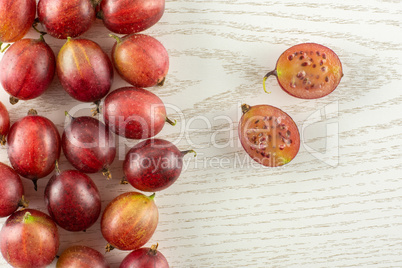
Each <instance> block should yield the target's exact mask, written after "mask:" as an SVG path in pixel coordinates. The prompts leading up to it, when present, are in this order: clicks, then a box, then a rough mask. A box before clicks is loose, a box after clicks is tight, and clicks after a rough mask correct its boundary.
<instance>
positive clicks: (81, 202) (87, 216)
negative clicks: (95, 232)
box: [45, 170, 101, 232]
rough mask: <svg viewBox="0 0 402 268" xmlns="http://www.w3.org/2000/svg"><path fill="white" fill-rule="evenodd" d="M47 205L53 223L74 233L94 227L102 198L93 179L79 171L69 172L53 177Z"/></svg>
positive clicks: (48, 190)
mask: <svg viewBox="0 0 402 268" xmlns="http://www.w3.org/2000/svg"><path fill="white" fill-rule="evenodd" d="M45 204H46V207H47V209H48V211H49V214H50V216H51V217H52V218H53V220H54V221H55V222H56V223H57V224H58V225H59V226H60V227H62V228H63V229H66V230H68V231H71V232H78V231H84V230H86V229H88V228H89V227H91V226H92V225H93V224H94V223H95V222H96V220H97V219H98V217H99V215H100V212H101V198H100V193H99V190H98V188H97V187H96V185H95V183H94V182H93V181H92V179H91V178H90V177H89V176H88V175H86V174H84V173H81V172H79V171H77V170H66V171H63V172H61V173H59V174H56V175H54V176H53V177H52V178H50V180H49V182H48V184H47V185H46V188H45Z"/></svg>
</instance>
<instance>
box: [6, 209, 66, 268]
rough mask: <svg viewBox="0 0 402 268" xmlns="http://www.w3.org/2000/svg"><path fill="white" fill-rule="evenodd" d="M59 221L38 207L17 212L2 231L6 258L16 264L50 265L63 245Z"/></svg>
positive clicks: (13, 264)
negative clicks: (54, 220)
mask: <svg viewBox="0 0 402 268" xmlns="http://www.w3.org/2000/svg"><path fill="white" fill-rule="evenodd" d="M59 244H60V240H59V232H58V229H57V226H56V224H55V223H54V222H53V220H52V219H51V218H50V217H49V216H48V215H46V214H45V213H43V212H41V211H39V210H35V209H25V210H19V211H17V212H15V213H13V214H12V215H11V216H10V217H9V218H8V219H7V220H6V222H5V223H4V225H3V228H2V229H1V231H0V246H1V253H2V255H3V258H4V259H5V260H6V261H7V262H8V263H9V264H10V265H12V266H13V267H41V268H42V267H43V268H44V267H46V266H47V265H49V264H50V263H52V261H53V260H54V258H55V257H56V254H57V251H58V249H59Z"/></svg>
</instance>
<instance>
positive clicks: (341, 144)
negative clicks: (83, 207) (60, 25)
mask: <svg viewBox="0 0 402 268" xmlns="http://www.w3.org/2000/svg"><path fill="white" fill-rule="evenodd" d="M401 14H402V5H401V3H400V1H399V0H388V1H386V0H382V1H381V0H368V1H361V0H360V1H353V2H351V1H347V0H338V1H318V0H313V1H309V2H308V3H306V2H305V1H298V0H283V1H257V0H233V1H220V0H214V1H199V0H171V1H167V2H166V12H165V14H164V16H163V17H162V19H161V21H160V22H159V23H158V24H156V25H155V26H153V27H152V28H150V29H148V30H146V31H145V33H147V34H149V35H152V36H154V37H155V38H157V39H158V40H159V41H161V42H162V43H163V44H164V46H165V47H166V49H167V50H168V52H169V55H170V69H169V74H168V76H167V80H166V83H165V85H164V86H163V87H157V88H152V89H151V91H153V92H154V93H156V94H157V95H158V96H160V97H161V99H162V100H163V101H164V102H165V104H166V105H167V106H168V112H169V116H170V117H172V118H175V119H177V120H178V121H179V123H178V124H177V125H176V126H175V127H171V126H168V125H167V126H166V127H165V128H164V129H163V131H162V132H161V133H160V134H159V135H158V137H161V138H164V139H167V140H170V141H174V142H175V143H176V144H177V145H178V147H179V148H180V149H183V150H184V149H189V148H193V149H195V150H196V151H197V153H198V154H197V157H195V158H194V157H192V156H190V155H188V156H186V158H185V170H184V171H183V173H182V175H181V177H180V178H179V180H178V181H177V182H176V183H175V184H174V185H173V186H171V187H170V188H168V189H166V190H164V191H162V192H160V193H157V195H156V199H155V200H156V203H157V205H158V207H159V212H160V222H159V225H158V228H157V230H156V233H155V234H154V237H153V238H152V239H151V241H150V242H149V243H148V244H147V246H150V245H151V244H152V243H156V242H158V243H159V249H160V250H161V252H163V254H164V255H165V256H166V258H167V259H168V260H169V263H170V265H171V267H178V268H187V267H368V266H370V267H401V266H402V257H400V252H402V232H401V230H402V175H401V174H402V173H401V170H402V161H401V160H402V153H401V152H402V136H401V133H402V117H401V114H402V93H401V88H402V82H401V81H402V80H401V77H402V28H401V24H402V17H401ZM108 33H109V32H108V31H107V30H106V29H105V28H104V27H103V25H102V22H101V21H97V22H96V23H95V24H94V25H93V27H92V29H91V30H90V31H89V32H87V33H85V34H84V36H83V37H84V38H89V39H91V40H94V41H96V42H97V43H99V44H100V45H101V47H102V48H103V49H104V50H105V51H106V52H107V53H108V54H109V55H110V51H111V47H112V45H113V43H114V40H113V39H111V38H109V37H108ZM28 37H37V34H36V33H35V32H34V31H30V32H29V34H28ZM46 41H47V42H48V43H49V44H50V45H51V47H52V49H53V50H54V52H55V53H57V52H58V50H59V49H60V47H61V46H62V44H63V43H64V41H63V40H56V39H54V38H52V37H47V36H46ZM301 42H316V43H320V44H323V45H326V46H328V47H330V48H332V49H333V50H334V51H335V52H336V53H337V54H338V56H339V57H340V59H341V61H342V64H343V69H344V73H345V76H344V77H343V79H342V81H341V83H340V85H339V86H338V88H337V89H336V90H335V91H334V92H333V93H331V94H330V95H328V96H327V97H324V98H322V99H318V100H301V99H297V98H294V97H291V96H289V95H287V94H286V93H285V92H283V91H282V90H281V89H280V87H279V86H278V84H277V82H276V81H275V79H269V80H268V81H267V86H268V88H269V89H270V90H271V94H266V93H264V92H263V89H262V77H263V76H264V75H265V73H266V72H268V71H270V70H272V69H273V68H274V67H275V63H276V60H277V58H278V57H279V55H280V54H281V53H282V52H283V51H284V50H285V49H286V48H288V47H290V46H292V45H294V44H297V43H301ZM123 85H127V83H126V82H124V81H122V80H121V79H120V78H118V77H117V78H116V79H115V82H114V84H113V89H116V88H118V87H120V86H123ZM0 100H1V101H2V102H3V103H5V104H6V105H7V108H8V109H9V111H10V116H11V120H12V122H15V121H16V120H18V119H19V118H21V117H22V116H24V115H25V114H26V112H27V111H28V110H29V109H30V108H37V110H38V112H39V113H40V114H42V115H46V116H47V117H48V118H50V119H51V120H52V121H53V122H54V123H55V124H56V125H57V127H58V128H59V131H60V133H61V132H62V130H63V128H64V123H65V122H64V111H65V110H67V111H74V112H77V114H89V108H90V105H86V104H84V105H83V104H80V103H79V102H77V101H75V100H73V99H72V98H71V97H69V96H68V95H67V93H65V92H64V90H63V89H62V87H61V85H60V84H59V82H58V81H57V78H56V79H55V80H54V82H53V84H52V86H51V88H50V89H49V90H48V91H47V92H46V93H45V94H44V95H43V96H41V97H40V98H38V99H36V100H32V101H26V102H23V101H21V102H20V103H18V104H17V105H15V106H11V105H10V104H8V95H7V94H6V93H5V91H4V90H1V91H0ZM242 103H248V104H250V105H255V104H263V103H266V104H271V105H274V106H277V107H279V108H281V109H282V110H284V111H286V112H287V113H288V114H289V115H291V116H292V117H293V119H294V120H295V121H296V123H297V124H298V126H299V129H300V130H303V131H302V134H303V140H302V146H301V150H300V152H299V154H298V156H297V157H296V158H295V159H294V160H293V161H292V162H291V163H289V164H288V165H285V166H284V167H280V168H273V169H270V168H263V167H260V166H257V164H255V163H253V162H252V160H250V159H249V158H248V157H247V156H246V155H245V153H244V151H243V149H242V148H241V145H240V143H239V141H238V135H237V124H238V121H239V118H240V105H241V104H242ZM326 109H327V110H326ZM313 119H316V120H313ZM117 141H118V142H119V145H120V148H119V151H118V159H116V161H115V162H114V164H113V166H112V168H111V172H112V174H113V179H112V180H110V181H107V180H105V179H104V178H103V177H102V175H100V174H95V175H90V176H91V178H93V180H94V181H95V182H96V184H97V185H98V187H99V189H100V190H101V194H102V200H103V202H102V206H103V208H104V207H105V206H106V205H107V203H108V202H109V201H110V200H112V199H113V198H114V197H116V196H117V195H119V194H121V193H123V192H125V191H132V190H134V189H133V188H132V187H131V186H129V185H120V184H119V183H118V182H119V179H120V178H121V177H122V176H123V173H122V170H121V165H122V160H123V159H124V155H125V153H126V152H127V151H128V149H129V148H130V147H131V146H132V145H134V144H135V143H136V142H135V141H128V140H125V139H121V138H117ZM325 153H328V155H327V156H326V157H324V155H325ZM0 161H2V162H4V163H8V164H9V162H8V159H7V150H6V147H3V148H1V149H0ZM60 168H61V169H69V168H72V167H71V165H70V164H69V163H68V162H67V160H66V159H65V157H64V156H62V158H61V164H60ZM46 181H47V178H45V179H41V180H39V182H38V185H39V188H38V191H37V192H34V191H33V187H32V184H31V182H30V181H28V180H25V179H24V186H25V190H26V192H27V193H26V195H27V198H28V199H29V200H30V207H31V208H36V209H40V210H42V211H44V212H46V210H45V207H44V201H43V191H44V187H45V186H46ZM4 221H5V219H0V223H1V224H2V223H3V222H4ZM99 229H100V227H99V221H98V222H97V223H96V224H95V225H94V226H93V227H91V228H89V229H88V230H87V232H86V233H70V232H67V231H64V230H61V229H60V234H61V246H60V250H59V252H60V253H61V252H62V251H63V250H64V249H66V248H67V247H68V246H70V245H73V244H74V245H75V244H82V245H87V246H91V247H93V248H95V249H97V250H99V251H101V252H104V249H103V248H104V246H105V245H106V241H105V240H104V239H103V238H102V236H101V234H100V230H99ZM126 254H128V252H122V251H118V250H114V251H112V252H110V253H106V254H105V256H106V258H107V260H108V261H109V262H110V264H111V267H113V268H114V267H118V266H119V263H120V261H121V260H122V259H123V258H124V257H125V255H126ZM54 264H55V262H54V263H53V264H52V266H50V267H55V265H54ZM0 266H1V267H9V266H8V265H7V264H6V262H5V260H4V259H0Z"/></svg>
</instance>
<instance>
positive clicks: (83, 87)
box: [57, 38, 113, 102]
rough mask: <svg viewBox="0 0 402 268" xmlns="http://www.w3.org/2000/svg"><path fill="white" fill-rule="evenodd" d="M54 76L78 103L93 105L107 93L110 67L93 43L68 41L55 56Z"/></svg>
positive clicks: (111, 76) (110, 77)
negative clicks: (55, 70) (91, 103)
mask: <svg viewBox="0 0 402 268" xmlns="http://www.w3.org/2000/svg"><path fill="white" fill-rule="evenodd" d="M57 75H58V77H59V79H60V82H61V84H62V86H63V88H64V89H65V90H66V91H67V93H68V94H69V95H70V96H71V97H73V98H74V99H76V100H79V101H82V102H95V101H98V100H100V99H102V98H103V97H104V96H106V94H107V93H108V92H109V90H110V87H111V86H112V82H113V66H112V62H111V61H110V59H109V58H108V56H107V55H106V53H105V52H103V50H102V48H101V47H100V46H99V45H98V44H96V43H95V42H93V41H90V40H86V39H75V40H73V39H70V38H69V39H68V41H67V42H66V43H65V44H64V46H63V47H62V48H61V49H60V52H59V54H58V56H57Z"/></svg>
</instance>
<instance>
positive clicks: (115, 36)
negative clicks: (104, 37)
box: [109, 34, 121, 44]
mask: <svg viewBox="0 0 402 268" xmlns="http://www.w3.org/2000/svg"><path fill="white" fill-rule="evenodd" d="M109 36H110V37H113V38H114V39H116V42H117V44H119V43H121V38H120V37H118V36H117V35H114V34H109Z"/></svg>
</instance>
